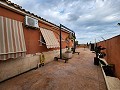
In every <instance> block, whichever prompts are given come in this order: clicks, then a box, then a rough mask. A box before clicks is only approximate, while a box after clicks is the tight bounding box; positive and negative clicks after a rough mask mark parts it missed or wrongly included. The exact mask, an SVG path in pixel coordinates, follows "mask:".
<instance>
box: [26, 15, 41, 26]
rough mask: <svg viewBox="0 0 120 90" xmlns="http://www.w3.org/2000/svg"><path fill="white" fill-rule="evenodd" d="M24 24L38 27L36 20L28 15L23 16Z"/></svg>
mask: <svg viewBox="0 0 120 90" xmlns="http://www.w3.org/2000/svg"><path fill="white" fill-rule="evenodd" d="M25 25H27V26H30V27H36V28H39V26H38V20H36V19H34V18H32V17H29V16H25Z"/></svg>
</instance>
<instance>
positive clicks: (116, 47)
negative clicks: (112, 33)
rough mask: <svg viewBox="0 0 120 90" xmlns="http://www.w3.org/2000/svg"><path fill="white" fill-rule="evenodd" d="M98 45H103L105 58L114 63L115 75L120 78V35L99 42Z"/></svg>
mask: <svg viewBox="0 0 120 90" xmlns="http://www.w3.org/2000/svg"><path fill="white" fill-rule="evenodd" d="M98 45H101V46H102V47H105V48H106V49H105V50H103V51H104V52H105V53H106V57H105V59H106V60H107V62H108V63H109V64H115V70H116V73H115V74H116V76H117V77H118V78H119V79H120V35H118V36H116V37H113V38H111V39H108V40H106V41H102V42H99V43H98Z"/></svg>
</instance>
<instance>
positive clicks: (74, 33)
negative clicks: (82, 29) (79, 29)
mask: <svg viewBox="0 0 120 90" xmlns="http://www.w3.org/2000/svg"><path fill="white" fill-rule="evenodd" d="M74 37H75V33H74ZM75 49H76V44H75V39H74V50H73V53H75Z"/></svg>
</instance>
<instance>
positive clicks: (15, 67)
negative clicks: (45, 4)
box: [0, 6, 72, 82]
mask: <svg viewBox="0 0 120 90" xmlns="http://www.w3.org/2000/svg"><path fill="white" fill-rule="evenodd" d="M1 12H2V13H1ZM0 16H4V17H7V18H11V19H14V20H17V21H21V22H23V31H24V36H25V43H26V48H27V52H26V53H27V55H26V57H24V58H17V59H11V60H6V61H0V82H1V81H3V80H5V79H8V78H10V77H13V76H15V75H18V74H20V73H23V72H25V71H28V70H30V69H32V68H34V67H36V66H37V63H38V62H39V56H38V55H35V54H36V53H40V52H44V55H45V58H46V61H45V63H48V62H50V61H52V60H53V58H54V57H55V56H57V55H59V48H55V49H47V48H46V46H45V45H42V46H40V43H39V41H38V40H40V35H41V32H40V31H39V30H35V29H31V28H26V27H25V26H24V17H25V16H24V15H21V14H19V13H16V12H13V11H10V10H8V9H6V8H4V7H1V6H0ZM39 26H40V27H43V28H46V29H48V30H52V31H53V32H54V34H55V36H56V38H58V39H59V35H58V34H59V30H57V29H54V28H53V27H51V26H49V25H47V24H45V23H43V22H41V21H39ZM56 32H57V33H58V34H57V33H56ZM67 36H68V33H66V32H64V31H62V37H63V38H64V39H65V38H66V37H67ZM69 45H70V46H72V42H70V43H69ZM66 46H67V43H66V42H62V48H63V52H65V49H64V48H65V47H66Z"/></svg>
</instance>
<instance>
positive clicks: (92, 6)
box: [11, 0, 120, 43]
mask: <svg viewBox="0 0 120 90" xmlns="http://www.w3.org/2000/svg"><path fill="white" fill-rule="evenodd" d="M11 1H12V2H14V3H17V4H19V5H21V6H23V8H25V9H26V10H29V11H30V12H33V13H34V14H37V15H39V16H41V17H43V18H45V19H47V20H48V21H51V22H53V23H55V24H57V25H59V23H62V24H63V25H65V26H67V27H68V28H70V29H72V30H74V31H75V32H76V36H77V40H78V41H79V43H87V42H90V41H92V42H94V41H95V38H96V40H97V41H99V40H102V39H101V37H104V38H105V39H108V38H111V37H113V36H115V35H118V34H119V32H120V27H119V26H117V23H118V22H120V5H119V4H120V0H115V1H114V0H11ZM98 39H99V40H98Z"/></svg>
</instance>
